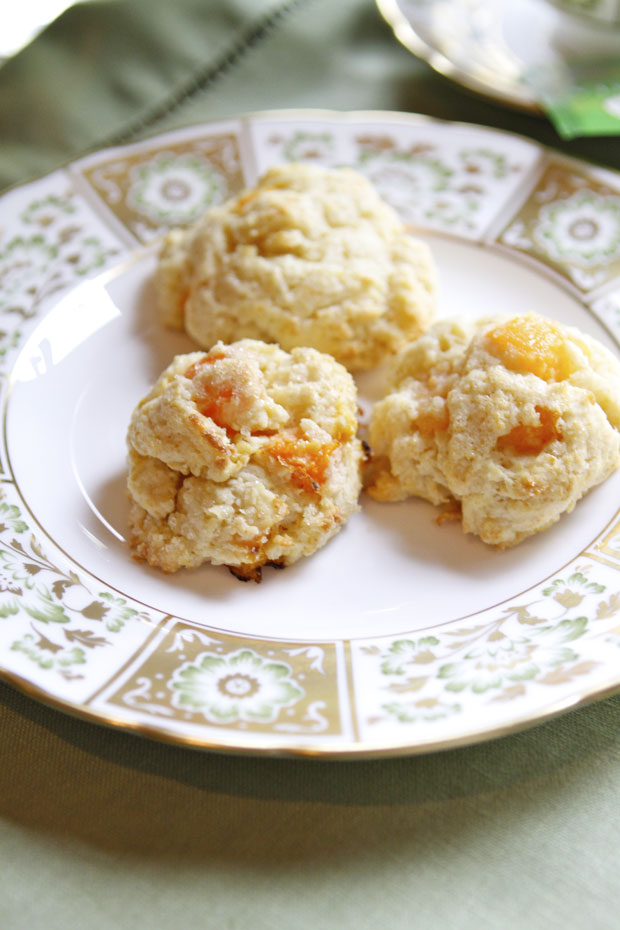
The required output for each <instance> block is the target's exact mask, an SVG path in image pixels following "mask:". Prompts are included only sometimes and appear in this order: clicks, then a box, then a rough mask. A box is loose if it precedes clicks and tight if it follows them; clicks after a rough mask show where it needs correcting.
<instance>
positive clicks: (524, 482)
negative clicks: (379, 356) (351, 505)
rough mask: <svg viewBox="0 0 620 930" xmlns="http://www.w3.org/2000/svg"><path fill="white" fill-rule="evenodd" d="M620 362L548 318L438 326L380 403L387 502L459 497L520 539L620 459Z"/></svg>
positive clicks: (375, 433) (473, 528) (378, 464)
mask: <svg viewBox="0 0 620 930" xmlns="http://www.w3.org/2000/svg"><path fill="white" fill-rule="evenodd" d="M619 430H620V363H619V362H618V360H617V359H616V358H615V356H613V355H612V354H611V353H610V352H609V351H608V350H607V349H605V347H604V346H602V345H601V344H600V343H598V342H597V341H596V340H594V339H593V338H591V337H589V336H587V335H585V334H583V333H581V332H579V331H578V330H576V329H574V328H571V327H567V326H563V325H561V324H559V323H556V322H552V321H549V320H546V319H545V318H543V317H541V316H539V315H537V314H533V313H532V314H526V315H523V316H518V317H512V318H508V317H490V318H485V319H482V320H470V319H463V318H455V319H449V320H444V321H441V322H438V323H436V324H435V325H434V326H432V327H431V328H430V329H429V331H428V332H427V333H426V334H425V335H424V336H422V337H420V338H419V339H418V340H416V341H414V342H413V343H412V344H411V345H410V346H408V347H407V348H406V349H404V350H403V351H402V353H401V354H400V355H399V357H398V358H397V359H396V360H395V361H394V363H393V367H392V373H391V382H390V388H389V393H388V394H387V395H386V397H385V398H384V399H383V400H381V401H380V402H379V403H378V404H377V405H376V406H375V409H374V411H373V415H372V419H371V425H370V440H371V446H372V449H373V454H374V455H375V456H376V461H375V465H374V474H373V477H372V481H371V483H370V486H369V488H368V490H369V493H370V494H371V495H372V496H373V497H374V498H376V499H378V500H402V499H404V498H405V497H407V496H409V495H416V496H419V497H423V498H426V499H427V500H429V501H431V502H432V503H434V504H450V503H451V502H458V504H459V505H460V509H461V513H462V522H463V529H464V530H465V531H466V532H470V533H475V534H477V535H478V536H480V537H481V538H482V539H483V540H484V541H485V542H487V543H490V544H493V545H496V546H499V547H506V546H512V545H514V544H515V543H518V542H520V541H521V540H522V539H524V538H525V537H527V536H529V535H531V534H533V533H536V532H538V531H540V530H544V529H545V528H547V527H548V526H550V525H551V524H553V523H554V522H555V521H556V520H557V519H558V518H559V517H560V515H561V514H562V513H564V512H569V511H571V510H572V509H573V507H574V506H575V504H576V502H577V501H578V500H579V499H580V498H581V497H582V496H583V495H584V494H585V493H586V492H587V491H588V490H589V489H591V488H592V487H594V486H595V485H596V484H598V483H600V482H601V481H603V480H604V479H605V478H607V477H608V476H609V475H610V474H611V472H612V471H614V469H616V468H617V467H618V465H619V464H620V434H619V432H618V431H619Z"/></svg>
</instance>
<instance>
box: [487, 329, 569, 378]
mask: <svg viewBox="0 0 620 930" xmlns="http://www.w3.org/2000/svg"><path fill="white" fill-rule="evenodd" d="M486 341H487V345H488V348H489V351H490V352H491V353H492V354H493V355H494V356H495V357H496V358H498V359H499V360H500V362H501V363H502V364H503V365H504V366H505V367H506V368H508V369H509V370H510V371H516V372H518V373H520V374H527V373H530V374H533V375H536V376H537V377H539V378H542V380H543V381H563V380H564V379H565V378H568V377H569V375H570V374H571V373H572V371H573V365H572V364H571V359H570V356H569V353H568V351H567V347H566V342H565V340H564V337H563V336H562V333H561V332H560V331H559V330H558V329H557V328H556V327H555V326H554V325H553V324H552V323H550V322H548V321H547V320H544V319H541V318H540V317H536V316H533V315H531V316H530V315H528V316H521V317H515V318H514V319H512V320H508V322H506V323H502V324H501V325H500V326H496V327H495V329H492V330H491V331H490V332H489V333H487V336H486Z"/></svg>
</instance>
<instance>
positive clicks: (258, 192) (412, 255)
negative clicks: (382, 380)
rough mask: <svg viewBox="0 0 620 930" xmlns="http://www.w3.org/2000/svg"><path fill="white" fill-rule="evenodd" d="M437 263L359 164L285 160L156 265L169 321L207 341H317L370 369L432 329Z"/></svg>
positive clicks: (175, 242) (350, 363)
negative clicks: (334, 166)
mask: <svg viewBox="0 0 620 930" xmlns="http://www.w3.org/2000/svg"><path fill="white" fill-rule="evenodd" d="M436 276H437V275H436V269H435V264H434V261H433V258H432V256H431V252H430V249H429V248H428V246H427V245H426V243H424V242H422V241H420V240H419V239H417V238H415V237H414V236H412V235H410V234H409V233H408V231H407V229H406V228H405V226H404V224H403V223H402V222H401V220H400V219H399V217H398V216H397V214H396V213H395V211H394V210H393V209H392V208H391V207H390V206H389V205H388V204H387V203H385V202H384V201H383V200H382V199H381V197H380V196H379V194H378V193H377V191H376V190H375V189H374V187H373V186H372V185H371V183H370V182H369V181H368V180H367V179H366V178H365V177H364V176H363V175H361V174H359V173H358V172H356V171H353V170H351V169H348V168H339V169H327V168H322V167H319V166H316V165H307V164H285V165H280V166H278V167H275V168H271V169H270V170H269V171H268V172H267V173H266V174H265V175H264V176H263V177H262V178H261V179H260V180H259V181H258V183H257V184H256V185H255V187H252V188H248V189H247V190H245V191H243V192H242V193H241V194H239V195H238V196H236V197H233V198H232V199H230V200H228V201H227V202H226V203H224V204H221V205H219V206H213V207H211V208H210V209H209V210H207V212H206V213H205V215H204V217H203V218H202V219H200V220H199V221H198V222H197V223H196V224H194V225H193V226H192V227H190V228H188V229H186V230H174V231H172V232H171V233H170V234H169V235H168V237H167V239H166V242H165V245H164V247H163V250H162V253H161V255H160V259H159V265H158V270H157V275H156V283H157V293H158V305H159V309H160V314H161V317H162V320H163V321H164V323H166V324H167V325H169V326H172V327H178V328H181V329H183V328H185V330H186V331H187V333H188V334H189V335H190V336H191V337H192V339H194V340H195V341H196V342H197V344H198V345H199V346H202V347H203V348H206V349H208V348H210V347H211V346H212V345H214V343H216V342H217V341H218V340H222V341H223V342H233V341H234V340H236V339H242V338H251V339H261V340H264V341H265V342H276V343H278V344H279V345H280V346H281V347H282V348H283V349H286V350H290V349H292V348H293V347H295V346H313V347H314V348H315V349H319V351H321V352H327V353H329V354H330V355H333V356H334V358H336V359H337V360H338V361H339V362H341V363H342V364H343V365H345V366H346V367H347V368H348V369H349V370H350V371H360V370H363V369H368V368H371V367H373V366H374V365H376V364H377V363H378V362H380V361H381V360H382V359H383V357H384V356H386V355H391V354H394V352H396V351H397V350H398V349H399V348H400V347H401V346H403V345H405V343H407V342H409V341H410V340H411V339H414V338H415V337H416V336H418V335H419V334H420V333H422V332H423V331H424V330H425V329H426V328H427V327H428V325H429V324H430V323H431V321H432V318H433V316H434V313H435V305H436Z"/></svg>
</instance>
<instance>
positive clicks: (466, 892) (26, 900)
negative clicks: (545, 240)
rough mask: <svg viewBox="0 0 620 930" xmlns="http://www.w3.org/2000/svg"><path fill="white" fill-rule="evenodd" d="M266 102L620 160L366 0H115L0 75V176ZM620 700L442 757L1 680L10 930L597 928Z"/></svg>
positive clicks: (77, 11)
mask: <svg viewBox="0 0 620 930" xmlns="http://www.w3.org/2000/svg"><path fill="white" fill-rule="evenodd" d="M281 107H295V108H297V107H320V108H332V109H337V110H356V109H364V110H368V109H385V110H402V111H408V112H418V113H425V114H430V115H432V116H436V117H440V118H445V119H450V120H462V121H465V122H472V123H477V124H482V125H487V126H496V127H500V128H504V129H510V130H512V131H515V132H519V133H522V134H523V135H525V136H527V137H530V138H533V139H536V140H538V141H540V142H543V143H545V144H548V145H551V146H554V147H556V148H558V149H561V150H563V151H565V152H568V153H570V154H573V155H576V156H579V157H582V158H586V159H589V160H591V161H594V162H596V163H599V164H604V165H607V166H610V167H613V168H617V169H620V139H619V138H615V139H613V138H607V139H578V140H574V141H573V142H570V143H568V142H564V143H563V142H561V140H560V139H559V138H558V136H557V135H556V133H555V132H554V130H553V128H552V126H551V125H550V124H549V123H548V122H547V121H546V120H544V119H542V118H538V117H535V116H531V115H527V114H523V113H518V112H515V111H511V110H509V109H507V108H502V107H501V106H498V105H496V104H493V103H491V102H489V101H486V100H484V99H482V98H479V97H476V96H474V95H473V94H470V93H468V92H466V91H465V90H463V89H461V88H460V87H458V86H457V85H455V84H452V83H450V82H449V81H447V80H445V79H444V78H442V77H440V76H439V75H437V74H435V73H434V72H433V71H432V70H431V69H430V68H429V67H428V66H427V65H426V64H425V63H423V62H421V61H419V60H417V59H415V58H414V57H413V56H411V55H410V54H409V53H408V52H407V51H406V50H405V49H404V48H403V47H402V46H401V45H399V44H398V43H397V42H396V41H395V39H394V37H393V35H392V32H391V30H390V29H389V27H388V26H387V24H386V23H385V22H384V21H383V20H382V18H381V16H380V15H379V13H378V12H377V9H376V7H375V5H374V3H373V2H372V0H339V2H338V3H334V2H333V0H290V2H275V0H176V2H175V3H174V4H170V3H168V2H164V0H109V2H99V3H90V4H88V5H85V6H83V7H80V6H78V7H75V8H72V9H71V10H69V11H68V12H67V13H65V14H64V15H63V16H62V17H61V18H60V19H59V20H57V21H56V22H55V23H54V24H53V25H52V26H51V27H49V28H48V29H47V30H46V31H45V32H44V33H43V34H42V35H41V36H39V37H38V39H37V40H36V41H35V42H34V44H33V45H31V46H29V47H28V48H27V49H25V50H24V51H23V52H21V53H20V54H19V55H18V56H17V57H16V58H14V59H12V60H10V61H9V62H7V63H6V64H5V65H4V66H3V67H2V68H0V138H1V139H2V145H1V146H0V187H6V186H9V185H11V184H14V183H19V182H22V181H25V180H28V179H29V178H32V177H35V176H37V175H39V174H41V173H44V172H46V171H49V170H51V169H53V168H55V167H56V166H58V165H59V164H61V163H63V162H66V161H68V160H71V159H72V158H74V157H76V156H78V155H80V154H83V153H84V152H86V151H89V150H92V149H97V148H100V147H102V146H105V145H109V144H112V143H117V142H125V141H132V140H134V139H138V138H141V137H142V136H144V135H147V134H151V133H155V132H159V131H163V130H166V129H170V128H175V127H180V126H184V125H188V124H190V123H195V122H201V121H204V120H209V119H213V118H217V117H220V116H229V115H232V114H235V113H240V112H248V111H253V110H265V109H272V108H281ZM0 226H1V219H0ZM0 622H1V621H0ZM619 708H620V697H613V698H610V699H607V700H604V701H601V702H598V703H596V704H592V705H589V706H587V707H584V708H581V709H579V710H575V711H572V712H570V713H568V714H565V715H564V716H562V717H559V718H557V719H556V720H554V721H551V722H548V723H545V724H542V725H540V726H538V727H535V728H533V729H530V730H528V731H525V732H522V733H517V734H514V735H511V736H508V737H504V738H503V739H499V740H495V741H493V742H489V743H485V744H481V745H478V746H473V747H469V748H465V749H458V750H451V751H447V752H444V753H438V754H431V755H427V756H418V757H413V758H404V759H390V760H382V761H379V760H377V761H357V762H352V761H349V762H333V761H332V762H325V761H322V762H320V761H314V760H295V759H271V758H260V757H256V758H252V757H242V756H225V755H218V754H211V753H202V752H198V751H194V750H189V749H185V748H181V747H174V746H166V745H163V744H159V743H156V742H153V741H149V740H146V739H141V738H139V737H137V736H134V735H131V734H128V733H124V732H120V731H116V730H113V729H107V728H105V727H100V726H96V725H94V724H89V723H86V722H83V721H80V720H76V719H74V718H72V717H70V716H68V715H64V714H62V713H60V712H58V711H55V710H52V709H50V708H47V707H45V706H43V705H41V704H39V703H37V702H35V701H33V700H31V699H30V698H28V697H26V696H24V695H22V694H20V693H18V692H17V691H15V690H13V689H12V688H11V687H9V686H7V685H5V684H2V683H0V727H1V732H2V744H1V745H2V763H3V764H2V765H1V766H0V816H1V818H2V832H1V834H0V866H1V869H2V874H3V881H2V892H1V893H0V902H1V906H2V914H3V916H2V920H1V923H2V926H3V927H7V928H9V930H21V928H29V930H31V928H38V927H43V926H45V928H46V930H56V928H61V927H62V928H63V930H65V928H66V927H71V926H88V927H90V928H92V930H97V928H106V930H107V928H109V927H115V928H120V930H125V928H127V930H140V928H143V927H144V928H147V927H148V928H149V930H153V928H158V930H159V928H173V927H174V928H177V927H179V926H196V927H213V928H218V930H241V928H248V930H249V928H251V930H261V928H267V927H270V928H271V927H275V926H281V927H284V928H286V930H296V928H310V927H312V928H317V927H339V928H348V927H355V928H356V930H358V928H359V930H364V928H373V930H374V928H376V927H377V926H382V927H389V928H400V927H403V928H404V927H416V928H418V930H420V928H427V927H428V928H431V927H433V928H435V927H441V928H474V927H476V928H478V927H494V928H512V927H515V928H517V927H524V926H527V927H528V928H531V930H537V928H543V927H544V928H545V930H547V928H549V927H560V926H561V927H564V928H581V927H584V926H588V927H590V928H592V930H597V928H610V930H611V928H615V927H617V925H618V922H617V904H616V898H617V895H618V892H619V891H620V878H619V877H618V869H617V859H616V857H617V853H618V839H617V829H616V826H615V815H616V807H617V797H618V795H619V793H620V734H619V731H618V710H619Z"/></svg>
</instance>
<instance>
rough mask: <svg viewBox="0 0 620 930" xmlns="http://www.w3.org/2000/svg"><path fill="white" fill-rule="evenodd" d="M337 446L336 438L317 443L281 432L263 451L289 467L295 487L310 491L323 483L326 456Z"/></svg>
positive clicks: (326, 466)
mask: <svg viewBox="0 0 620 930" xmlns="http://www.w3.org/2000/svg"><path fill="white" fill-rule="evenodd" d="M338 446H339V443H338V442H337V441H336V440H332V441H331V442H325V443H320V442H317V441H316V440H313V439H304V438H302V437H298V436H294V435H290V434H287V433H285V432H281V433H278V435H277V436H275V437H274V439H273V440H272V441H271V442H270V443H269V446H268V448H267V451H268V452H269V454H270V455H272V456H273V457H274V458H275V459H277V461H278V462H279V463H280V465H284V466H285V467H286V468H288V469H289V470H290V472H291V481H292V482H293V484H294V485H295V486H296V487H298V488H301V489H302V490H303V491H306V492H307V493H308V494H312V493H317V492H318V490H319V488H320V486H321V485H322V484H324V483H325V480H326V478H327V469H328V466H329V459H330V456H331V454H332V452H334V450H335V449H337V448H338Z"/></svg>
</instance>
